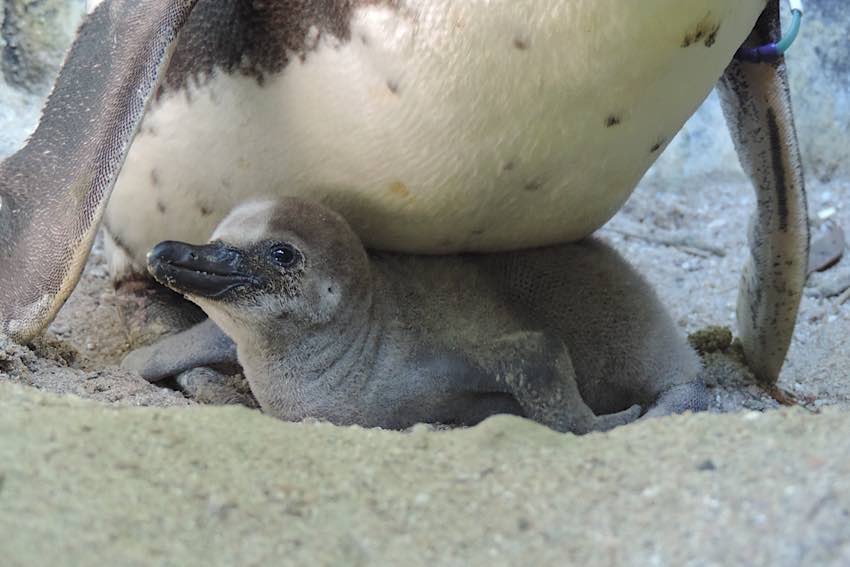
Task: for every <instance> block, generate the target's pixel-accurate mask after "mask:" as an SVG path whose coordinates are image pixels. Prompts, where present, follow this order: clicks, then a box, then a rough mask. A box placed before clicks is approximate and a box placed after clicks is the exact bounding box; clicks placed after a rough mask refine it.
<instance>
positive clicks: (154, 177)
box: [150, 169, 162, 187]
mask: <svg viewBox="0 0 850 567" xmlns="http://www.w3.org/2000/svg"><path fill="white" fill-rule="evenodd" d="M150 178H151V185H152V186H154V187H159V186H160V185H161V184H162V182H161V180H160V178H159V172H158V171H157V170H156V169H151V173H150Z"/></svg>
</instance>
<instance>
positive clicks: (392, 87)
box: [387, 79, 398, 95]
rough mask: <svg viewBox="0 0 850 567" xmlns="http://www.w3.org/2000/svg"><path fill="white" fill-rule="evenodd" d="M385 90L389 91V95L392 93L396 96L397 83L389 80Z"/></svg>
mask: <svg viewBox="0 0 850 567" xmlns="http://www.w3.org/2000/svg"><path fill="white" fill-rule="evenodd" d="M387 89H389V91H390V92H391V93H393V94H394V95H397V94H398V81H394V80H392V79H389V80H388V81H387Z"/></svg>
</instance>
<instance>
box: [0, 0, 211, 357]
mask: <svg viewBox="0 0 850 567" xmlns="http://www.w3.org/2000/svg"><path fill="white" fill-rule="evenodd" d="M196 1H197V0H107V1H106V2H103V3H102V4H100V6H98V7H97V9H96V10H95V11H94V12H92V13H91V14H90V15H89V16H88V17H87V19H86V20H85V22H84V23H83V25H82V26H81V27H80V30H79V32H78V34H77V38H76V40H75V41H74V44H73V45H72V46H71V49H70V51H69V53H68V55H67V57H66V60H65V64H64V66H63V67H62V70H61V72H60V73H59V77H58V79H57V81H56V85H55V87H54V89H53V92H52V93H51V95H50V97H49V98H48V100H47V103H46V105H45V108H44V111H43V113H42V117H41V121H40V122H39V125H38V128H37V129H36V131H35V133H34V134H33V135H32V137H30V139H29V141H28V142H27V144H26V146H24V147H23V148H22V149H21V150H19V151H18V152H17V153H16V154H14V155H12V156H11V157H9V158H8V159H6V160H5V161H3V162H2V163H0V333H5V334H7V335H9V336H10V337H12V338H13V339H15V340H18V341H27V340H29V339H31V338H33V337H34V336H35V335H37V334H38V333H39V332H40V331H41V330H42V329H43V328H44V327H45V326H46V325H47V324H48V323H49V322H50V321H51V320H52V318H53V317H54V316H55V315H56V313H57V312H58V311H59V308H60V307H61V306H62V304H63V303H64V302H65V300H66V299H67V298H68V296H69V295H70V293H71V291H72V290H73V288H74V286H75V285H76V283H77V281H78V280H79V278H80V274H81V272H82V270H83V267H84V265H85V262H86V259H87V257H88V254H89V251H90V249H91V246H92V242H93V240H94V236H95V233H96V231H97V227H98V225H99V223H100V220H101V217H102V216H103V211H104V209H105V208H106V203H107V201H108V199H109V194H110V192H111V191H112V188H113V186H114V185H115V181H116V179H117V177H118V173H119V171H120V169H121V166H122V164H123V162H124V158H125V156H126V155H127V152H128V150H129V148H130V144H131V143H132V141H133V137H134V135H135V133H136V130H137V128H138V126H139V123H140V122H141V120H142V116H143V114H144V111H145V106H146V104H147V101H148V99H150V97H151V96H152V94H153V93H154V92H155V90H156V88H157V85H158V81H159V78H160V76H161V75H162V73H163V70H164V69H165V67H166V65H167V64H168V61H169V59H170V55H171V49H170V47H171V45H172V44H173V43H174V39H175V37H176V35H177V33H178V32H179V30H180V28H181V27H182V26H183V24H184V23H185V21H186V19H187V17H188V16H189V13H190V12H191V10H192V8H193V7H194V5H195V3H196Z"/></svg>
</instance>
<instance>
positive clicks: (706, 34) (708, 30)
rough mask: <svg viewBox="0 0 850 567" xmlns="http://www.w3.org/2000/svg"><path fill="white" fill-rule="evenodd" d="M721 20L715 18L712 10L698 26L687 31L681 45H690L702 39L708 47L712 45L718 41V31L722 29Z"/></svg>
mask: <svg viewBox="0 0 850 567" xmlns="http://www.w3.org/2000/svg"><path fill="white" fill-rule="evenodd" d="M721 23H722V22H721V21H720V20H717V19H715V18H714V16H712V15H711V12H709V13H708V14H706V15H705V16H704V17H703V18H702V19H701V20H700V21H699V22H697V24H696V26H694V27H693V28H692V29H690V30H688V31H687V32H685V37H684V38H683V39H682V43H681V47H683V48H685V47H690V46H692V45H694V44H695V43H699V42H700V41H702V42H703V44H704V45H705V46H706V47H711V46H712V45H714V42H715V41H717V32H719V31H720V25H721Z"/></svg>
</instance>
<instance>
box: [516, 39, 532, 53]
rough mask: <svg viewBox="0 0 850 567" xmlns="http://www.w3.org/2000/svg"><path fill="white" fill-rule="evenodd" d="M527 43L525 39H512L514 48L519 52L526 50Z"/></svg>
mask: <svg viewBox="0 0 850 567" xmlns="http://www.w3.org/2000/svg"><path fill="white" fill-rule="evenodd" d="M529 44H530V43H529V41H528V39H527V38H524V37H520V36H517V37H515V38H514V47H515V48H517V49H519V50H520V51H525V50H526V49H528V46H529Z"/></svg>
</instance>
